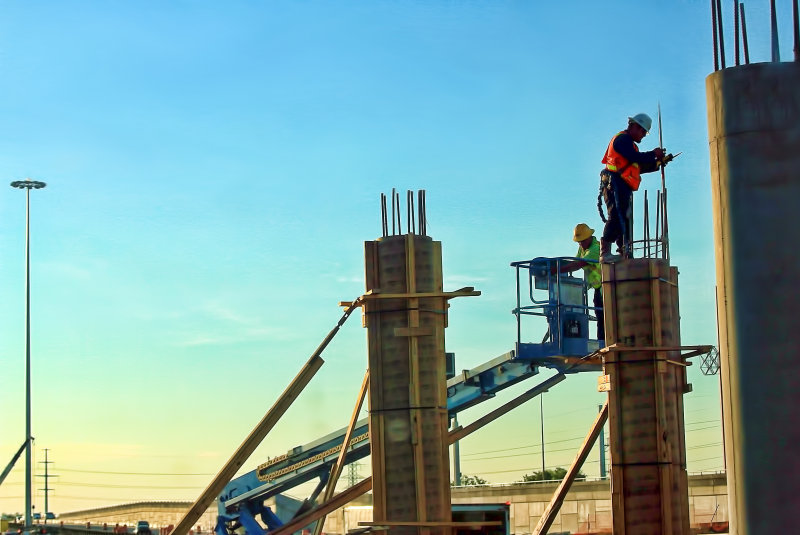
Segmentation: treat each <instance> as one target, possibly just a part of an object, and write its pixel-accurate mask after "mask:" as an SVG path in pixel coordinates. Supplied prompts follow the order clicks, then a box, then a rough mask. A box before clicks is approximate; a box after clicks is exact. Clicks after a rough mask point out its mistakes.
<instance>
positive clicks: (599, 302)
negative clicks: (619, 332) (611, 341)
mask: <svg viewBox="0 0 800 535" xmlns="http://www.w3.org/2000/svg"><path fill="white" fill-rule="evenodd" d="M592 301H593V303H594V307H595V308H596V309H597V310H595V311H594V313H595V315H596V316H597V339H598V340H605V339H606V322H605V318H604V317H603V289H602V288H595V289H594V299H593V300H592Z"/></svg>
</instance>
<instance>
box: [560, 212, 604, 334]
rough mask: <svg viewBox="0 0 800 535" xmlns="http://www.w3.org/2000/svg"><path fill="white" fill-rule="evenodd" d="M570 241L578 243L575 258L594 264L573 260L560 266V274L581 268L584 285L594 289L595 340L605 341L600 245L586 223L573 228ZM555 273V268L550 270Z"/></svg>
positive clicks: (592, 230)
mask: <svg viewBox="0 0 800 535" xmlns="http://www.w3.org/2000/svg"><path fill="white" fill-rule="evenodd" d="M572 241H574V242H577V243H578V252H577V253H576V254H575V256H576V257H577V258H585V259H586V260H594V262H585V261H583V260H573V261H572V262H565V263H563V264H561V269H560V271H561V273H566V272H569V273H572V272H573V271H575V270H578V269H581V268H583V276H584V278H585V279H586V284H587V285H588V286H589V287H590V288H593V289H594V297H593V300H592V303H593V304H594V307H595V309H596V310H595V315H596V316H597V339H598V340H605V339H606V337H605V322H604V321H603V319H604V318H603V291H602V286H603V284H602V282H603V279H602V275H601V273H600V264H598V262H599V261H600V243H599V242H598V241H597V238H596V237H595V236H594V229H593V228H589V225H587V224H586V223H578V224H577V225H576V226H575V231H574V232H573V234H572ZM552 271H553V272H555V266H554V267H553V269H552Z"/></svg>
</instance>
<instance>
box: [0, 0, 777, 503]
mask: <svg viewBox="0 0 800 535" xmlns="http://www.w3.org/2000/svg"><path fill="white" fill-rule="evenodd" d="M723 3H724V4H725V5H726V6H728V5H729V3H728V2H723ZM790 5H791V4H790V2H789V1H788V0H779V1H778V7H779V10H781V32H782V36H783V37H784V39H783V43H782V53H783V56H784V58H786V59H788V58H790V53H791V40H790V39H789V38H788V35H789V29H788V24H789V23H790V21H791V10H790V7H789V6H790ZM708 6H709V4H708V2H706V1H699V0H698V1H694V0H679V1H674V2H668V3H667V2H652V1H644V2H643V1H638V0H636V1H634V0H629V1H614V2H602V3H598V2H588V1H574V2H573V1H570V2H512V1H498V2H488V1H463V2H452V1H438V2H433V1H408V2H394V1H391V2H390V1H363V2H358V1H352V2H344V1H340V2H320V1H303V2H283V1H274V2H256V1H250V2H245V1H232V2H225V3H221V2H211V1H196V2H188V1H176V2H169V3H166V2H152V1H144V2H89V1H58V2H54V1H51V2H48V1H41V2H36V3H30V2H22V1H5V2H2V3H0V69H1V72H0V75H1V78H0V79H1V80H2V83H0V91H1V93H0V119H1V120H2V123H1V124H2V129H0V138H1V139H2V142H0V176H2V177H5V180H6V183H9V182H11V181H13V180H19V179H23V178H25V177H31V178H33V179H37V180H43V181H45V182H47V184H48V185H47V188H46V189H44V190H41V191H35V192H33V193H32V194H31V204H32V207H31V210H32V215H31V219H32V225H31V226H32V229H31V232H32V251H31V255H32V263H31V276H32V288H33V289H32V294H31V298H32V314H33V320H32V336H33V346H32V358H33V418H34V425H33V434H34V436H35V437H36V443H35V462H36V470H35V473H36V474H42V473H43V469H44V465H43V464H41V461H43V460H44V449H45V448H47V449H49V450H50V453H49V455H50V460H52V461H53V464H52V465H50V470H51V472H52V473H55V474H58V478H56V479H53V480H51V486H52V487H53V488H54V489H55V490H54V491H53V492H52V493H51V495H50V500H51V502H50V509H51V510H53V511H55V512H64V511H69V510H74V509H79V508H87V507H94V506H101V505H111V504H115V503H121V502H127V501H131V500H148V499H186V500H189V499H194V498H196V497H197V496H198V494H199V493H200V491H201V490H202V489H203V488H204V487H205V485H206V484H207V483H208V481H209V480H210V478H211V475H212V474H214V473H215V472H216V471H217V470H218V468H219V467H220V466H221V465H222V464H223V463H224V461H225V460H226V459H227V458H228V456H229V455H230V454H231V453H232V452H233V450H234V449H235V448H236V446H237V445H238V444H239V443H240V442H241V441H242V439H244V437H245V436H246V435H247V433H248V432H249V430H250V429H251V428H252V426H253V425H254V424H255V423H256V422H257V421H258V420H259V419H260V418H261V416H262V415H263V414H264V412H265V411H266V410H267V409H268V408H269V407H270V406H271V404H272V403H273V402H274V400H275V399H276V397H277V396H278V394H279V393H280V392H281V391H282V390H283V388H284V387H285V386H286V385H287V384H288V382H289V381H290V379H291V378H292V377H293V376H294V375H295V374H296V373H297V371H298V370H299V369H300V367H301V365H302V364H303V363H304V362H305V360H306V359H307V357H308V356H309V354H310V353H311V352H312V351H313V350H314V349H315V348H316V347H317V345H318V344H319V342H320V341H321V340H322V338H323V337H324V336H325V334H326V333H327V332H328V330H329V329H330V328H332V327H333V325H334V324H335V322H336V321H337V320H338V318H339V317H340V314H341V310H340V309H339V308H338V307H337V302H338V301H340V300H351V299H354V298H355V297H357V296H358V295H360V294H361V293H362V292H363V288H364V283H363V242H364V241H365V240H372V239H375V238H377V237H378V236H379V235H380V207H379V196H380V193H381V192H390V191H391V189H392V188H393V187H396V188H398V189H399V190H400V191H402V192H405V191H406V190H407V189H413V190H418V189H425V190H426V191H427V201H428V219H429V223H428V232H429V234H430V235H431V236H432V237H433V238H434V239H437V240H440V241H441V242H442V247H443V251H444V253H443V255H444V260H443V262H444V274H445V289H446V290H455V289H457V288H460V287H462V286H466V285H470V286H475V287H476V289H478V290H480V291H481V292H482V296H480V297H469V298H459V299H456V300H454V301H452V306H451V309H450V310H451V313H450V327H449V328H448V330H447V349H448V351H453V352H455V353H456V358H457V366H458V368H471V367H474V366H476V365H478V364H480V363H482V362H484V361H486V360H489V359H490V358H493V357H496V356H498V355H500V354H502V353H505V352H507V351H509V350H511V349H513V344H514V341H515V322H514V318H513V316H512V314H511V313H510V311H511V309H512V308H513V306H514V303H515V293H514V272H513V270H512V269H511V268H510V267H509V263H510V262H512V261H515V260H522V259H528V258H532V257H536V256H555V255H571V254H573V253H574V251H575V245H574V243H573V242H572V241H571V237H572V229H573V227H574V226H575V224H576V223H578V222H582V221H584V222H587V223H589V224H590V225H591V226H592V227H593V228H595V229H597V231H598V233H599V232H600V229H601V228H602V226H601V221H600V219H599V216H598V214H597V210H596V207H595V202H596V195H597V184H598V172H599V170H600V168H601V165H600V159H601V157H602V154H603V151H604V150H605V148H606V145H607V143H608V141H609V139H610V137H611V136H612V135H613V134H614V133H616V132H617V131H619V130H621V129H623V128H624V127H625V123H626V118H627V116H629V115H633V114H635V113H639V112H646V113H649V114H650V115H651V116H653V117H654V118H655V116H656V111H657V105H658V103H659V102H660V103H661V108H662V112H663V122H664V125H663V126H664V133H663V134H664V144H665V146H666V147H667V149H668V150H670V151H672V152H678V151H682V152H683V155H682V156H681V157H680V158H679V159H678V160H676V161H675V162H674V163H673V164H672V165H671V166H670V167H669V168H668V173H667V182H668V187H669V192H670V207H669V209H670V211H669V213H670V231H671V239H672V260H673V264H674V265H677V266H678V267H679V268H680V272H681V278H680V298H681V313H682V327H683V341H684V343H686V344H716V319H715V307H714V284H715V276H714V252H713V240H712V226H711V224H712V217H711V201H710V178H709V176H710V173H709V163H708V148H707V142H708V140H707V128H706V112H705V110H706V107H705V86H704V83H705V82H704V80H705V77H706V76H707V75H708V74H709V73H710V72H711V71H712V70H713V62H712V45H711V29H710V28H711V24H710V10H709V7H708ZM729 7H730V9H728V8H725V13H726V19H725V24H726V33H728V37H727V39H728V43H727V50H728V53H729V56H730V55H731V52H730V51H731V49H732V36H731V35H732V32H731V29H732V26H733V24H732V20H731V19H732V4H731V5H730V6H729ZM747 8H748V10H749V11H748V31H749V39H750V46H751V57H752V58H753V59H754V60H756V61H764V60H766V59H768V45H769V42H768V37H767V29H768V27H769V24H768V18H767V16H768V13H767V10H768V2H766V1H763V2H757V3H756V2H754V3H753V4H752V5H751V4H748V5H747ZM729 11H731V13H728V12H729ZM728 15H730V16H728ZM729 61H732V60H730V59H729ZM657 141H658V137H657V132H656V129H654V130H653V135H651V136H650V137H648V138H646V139H645V140H644V141H643V143H642V148H643V149H645V150H649V149H652V148H653V147H654V146H656V144H657ZM658 182H660V181H659V180H658V179H657V178H656V176H655V175H650V177H648V178H646V179H645V182H644V187H643V190H644V189H645V188H646V189H648V190H649V191H650V195H651V196H654V195H655V191H656V188H657V186H658V184H657V183H658ZM642 193H643V191H642V192H640V193H639V194H637V200H636V202H637V203H641V200H642V198H643V195H642ZM639 206H641V204H639ZM24 232H25V200H24V193H22V192H20V191H17V190H14V189H12V188H10V187H8V186H5V189H4V190H0V296H2V298H0V376H2V378H3V382H2V385H3V386H2V388H1V389H0V429H2V434H1V435H0V436H2V440H0V464H1V465H5V463H6V462H7V461H8V460H9V459H10V458H11V456H12V454H13V452H14V451H16V449H17V448H18V447H19V445H20V444H21V443H22V441H23V439H24V430H25V418H24V412H25V411H24V377H25V376H24V373H25V368H24V355H25V346H24V332H25V331H24V298H25V294H24V251H25V247H24ZM543 332H544V331H543V330H542V333H543ZM540 336H541V334H539V333H537V334H536V335H535V336H533V337H532V338H540ZM530 341H534V340H530ZM324 358H325V360H326V364H325V366H323V368H322V370H321V371H320V372H319V373H318V375H317V376H316V377H315V379H314V381H313V382H312V383H311V385H310V386H309V387H308V389H307V390H306V391H305V392H304V393H303V394H302V396H301V398H300V399H299V400H298V402H297V403H296V404H295V405H294V406H293V407H292V408H291V409H290V411H289V413H288V414H287V415H286V417H285V418H284V420H282V421H281V423H280V424H279V425H278V426H277V427H276V428H275V430H274V431H273V433H272V434H271V435H270V436H269V437H268V438H267V440H266V441H265V443H264V444H263V446H262V447H261V448H260V449H259V450H258V452H257V453H256V454H255V455H254V456H253V457H252V458H251V459H250V460H249V461H248V462H247V463H246V464H245V469H246V470H250V469H253V468H255V466H257V465H258V464H259V463H261V462H263V461H264V460H265V459H266V457H267V456H274V455H278V454H281V453H284V452H285V451H286V450H287V449H288V448H290V447H293V446H296V445H300V444H304V443H306V442H309V441H311V440H313V439H315V438H317V437H318V436H320V435H322V434H326V433H328V432H330V431H332V430H334V429H336V428H339V427H342V426H344V425H346V423H347V419H348V418H349V415H350V412H351V411H352V405H353V403H354V402H355V398H356V394H357V391H358V387H359V385H360V382H361V379H362V376H363V372H364V369H365V367H366V340H365V332H364V330H363V329H362V328H361V326H360V321H359V319H358V318H357V316H356V317H355V318H354V319H353V320H351V321H350V322H349V323H348V324H346V326H345V328H344V329H343V331H342V333H341V334H340V335H339V336H338V337H337V338H336V339H335V340H334V342H333V343H332V345H331V346H330V348H329V349H328V350H327V351H326V352H325V354H324ZM690 372H691V373H690V375H691V381H692V382H693V384H694V388H695V390H694V392H693V393H691V394H689V395H687V396H686V422H687V443H688V446H689V450H688V457H689V471H690V472H698V471H713V470H720V469H721V468H722V466H723V462H722V457H721V451H722V450H721V425H720V418H719V401H718V399H719V397H718V395H719V394H718V378H717V377H705V376H702V375H701V374H700V373H699V369H698V366H694V367H692V368H691V369H690ZM546 375H547V373H544V374H543V377H544V376H546ZM532 385H533V383H530V384H529V385H523V386H522V388H523V389H524V388H527V387H530V386H532ZM518 391H519V390H517V392H518ZM510 395H511V394H509V395H506V396H499V397H498V398H499V399H498V400H497V402H496V403H494V405H497V404H498V403H500V402H502V401H505V400H507V399H509V396H510ZM602 400H603V397H602V395H601V394H599V393H597V392H596V375H594V374H585V375H583V376H580V377H574V378H570V380H569V381H567V382H566V383H563V384H561V385H559V386H558V387H557V388H555V389H554V390H553V391H552V392H551V393H548V394H547V395H545V397H544V415H545V418H544V420H545V421H544V429H545V442H546V444H545V449H546V452H547V456H546V459H547V465H548V466H567V465H568V464H569V463H570V461H571V459H572V457H573V456H574V453H575V451H576V448H577V447H578V446H579V444H580V443H581V441H582V439H583V436H584V435H585V433H586V431H587V430H588V428H589V426H590V425H591V422H592V421H593V419H594V417H595V414H596V412H597V407H598V404H600V403H602ZM485 410H487V409H486V408H485V407H478V408H476V409H472V410H471V411H469V412H465V413H464V414H463V417H462V423H468V421H469V420H470V419H472V418H475V417H478V416H480V415H481V414H483V413H484V411H485ZM539 426H540V421H539V404H538V401H534V402H531V403H529V404H528V405H526V406H524V407H522V408H520V409H517V411H516V412H515V413H514V414H511V415H508V416H507V417H506V418H504V419H503V420H502V421H499V422H497V423H495V424H493V425H492V427H490V428H487V429H486V430H485V432H483V433H478V434H476V435H475V436H473V437H470V438H468V439H466V440H464V441H463V442H462V448H461V451H462V455H463V459H462V469H463V471H464V472H465V473H467V474H476V475H480V476H481V477H483V478H485V479H487V480H489V481H490V482H498V483H499V482H511V481H515V480H519V479H520V478H521V476H522V474H525V473H529V472H532V471H534V470H538V469H540V467H541V456H540V451H541V446H540V439H539V436H540V427H539ZM23 465H24V463H23V462H22V461H20V462H19V463H18V465H17V467H16V468H15V470H14V471H13V472H12V474H11V476H9V479H8V480H7V481H6V483H5V484H4V485H3V486H2V487H0V510H2V511H4V512H14V511H21V510H22V508H23V498H22V496H23V484H22V481H23ZM367 470H368V465H367V463H364V464H363V466H362V467H361V471H362V472H363V474H364V475H366V472H367ZM585 472H586V473H587V474H589V475H597V474H598V472H599V462H598V460H597V455H595V454H593V455H592V457H590V460H589V462H588V463H587V465H586V468H585ZM43 482H44V480H43V478H41V477H37V478H36V481H35V488H36V489H37V490H36V493H35V504H36V507H37V510H39V511H42V510H43V508H44V505H43V501H44V500H43V495H44V493H43V492H42V491H41V490H39V489H40V488H43V487H44V484H43Z"/></svg>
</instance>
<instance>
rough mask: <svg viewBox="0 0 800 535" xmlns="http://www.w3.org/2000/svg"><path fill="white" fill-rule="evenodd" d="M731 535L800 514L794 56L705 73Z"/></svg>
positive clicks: (798, 136) (780, 527) (798, 124)
mask: <svg viewBox="0 0 800 535" xmlns="http://www.w3.org/2000/svg"><path fill="white" fill-rule="evenodd" d="M706 99H707V106H708V139H709V152H710V162H711V193H712V206H713V211H714V248H715V255H716V274H717V316H718V325H719V350H720V362H721V372H722V377H721V378H722V407H723V410H722V413H723V422H724V425H723V429H724V432H725V460H726V471H727V477H728V502H729V507H730V518H731V524H730V532H731V534H732V535H733V534H737V535H742V534H748V533H750V534H760V533H781V532H784V533H789V532H796V531H797V525H798V511H800V455H798V451H800V425H798V424H800V387H798V385H800V344H798V338H797V335H798V333H800V299H798V297H797V296H798V291H797V285H798V281H800V254H798V244H800V224H798V218H797V213H798V206H800V63H798V62H794V63H777V62H775V63H754V64H750V65H742V66H737V67H731V68H728V69H723V70H720V71H717V72H714V73H712V74H710V75H709V76H708V77H707V78H706Z"/></svg>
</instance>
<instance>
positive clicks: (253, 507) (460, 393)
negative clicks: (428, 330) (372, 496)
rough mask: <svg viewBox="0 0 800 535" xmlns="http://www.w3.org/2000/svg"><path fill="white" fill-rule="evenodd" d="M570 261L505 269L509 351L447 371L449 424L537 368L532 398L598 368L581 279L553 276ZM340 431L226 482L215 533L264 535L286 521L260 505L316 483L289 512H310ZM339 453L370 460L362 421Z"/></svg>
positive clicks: (596, 346)
mask: <svg viewBox="0 0 800 535" xmlns="http://www.w3.org/2000/svg"><path fill="white" fill-rule="evenodd" d="M571 260H576V259H575V258H569V257H558V258H535V259H533V260H526V261H520V262H513V263H512V264H511V266H512V267H514V268H516V274H517V306H516V307H515V308H514V309H513V310H512V313H513V314H514V315H515V316H516V320H517V342H516V348H515V350H512V351H509V352H507V353H505V354H503V355H500V356H498V357H496V358H494V359H492V360H490V361H488V362H485V363H484V364H481V365H480V366H477V367H475V368H473V369H471V370H464V371H462V372H461V373H459V374H455V373H452V377H450V378H449V379H448V381H447V409H448V413H449V415H450V417H451V418H452V417H454V416H455V415H456V414H457V413H458V412H460V411H463V410H465V409H468V408H470V407H473V406H475V405H477V404H479V403H481V402H483V401H485V400H487V399H490V398H493V397H494V396H495V395H496V394H497V393H498V392H500V391H502V390H504V389H506V388H508V387H511V386H513V385H515V384H517V383H519V382H521V381H524V380H526V379H529V378H531V377H533V376H534V375H537V374H538V373H539V367H540V366H543V367H547V368H552V369H555V370H556V371H557V372H558V373H557V374H556V376H555V377H551V378H549V379H547V380H546V381H544V382H543V383H541V384H540V385H538V386H537V387H535V388H533V389H531V390H529V391H528V393H532V395H536V394H538V393H540V392H542V391H544V390H546V389H547V388H549V387H550V386H552V385H553V384H557V383H558V382H560V381H561V380H563V379H564V377H565V375H564V374H568V373H574V372H579V371H597V370H599V369H600V367H599V365H598V364H597V363H596V362H594V361H589V360H588V359H587V356H591V355H592V354H593V353H594V352H596V351H597V350H598V349H600V348H602V347H603V345H604V344H603V341H602V340H592V339H589V338H588V332H589V329H588V325H589V321H591V320H594V319H595V318H594V317H593V316H592V313H596V311H595V309H594V308H593V307H589V306H588V305H587V302H588V301H587V296H586V285H585V283H584V281H583V279H578V278H575V277H572V276H568V275H562V274H561V273H560V266H561V265H562V263H563V262H566V261H571ZM525 279H527V284H525ZM528 300H529V301H530V303H528ZM523 302H524V303H525V304H523ZM600 312H601V313H602V311H600ZM536 316H540V317H544V318H546V321H547V334H546V335H545V337H544V339H543V340H542V342H541V343H530V342H523V341H522V337H523V330H522V325H523V323H524V324H525V325H526V326H527V324H528V323H529V318H531V317H536ZM448 355H451V354H448ZM529 395H531V394H529ZM346 431H347V429H346V428H343V429H340V430H338V431H335V432H333V433H330V434H328V435H326V436H324V437H321V438H319V439H317V440H314V441H312V442H310V443H308V444H305V445H303V446H297V447H295V448H292V449H291V450H289V451H288V452H287V453H285V454H283V455H279V456H277V457H274V458H272V459H269V460H268V461H266V462H265V463H262V464H261V465H259V466H258V467H257V468H256V469H255V470H252V471H250V472H248V473H246V474H244V475H241V476H239V477H237V478H235V479H233V480H231V481H230V482H229V483H228V484H227V485H226V486H225V488H224V489H223V491H222V492H221V493H220V495H219V496H218V498H217V504H218V517H217V525H216V527H215V531H216V535H231V533H232V532H233V530H234V529H237V528H239V527H240V526H241V527H244V529H245V532H246V534H247V535H266V534H268V533H269V532H270V531H272V530H274V529H277V528H279V527H280V526H281V525H283V524H284V523H285V522H287V521H289V520H291V518H285V517H284V518H279V516H278V514H276V512H275V511H272V509H270V507H268V506H267V505H265V501H266V500H267V499H269V498H271V497H277V496H278V495H280V494H281V493H284V492H286V491H288V490H290V489H292V488H294V487H297V486H298V485H300V484H303V483H306V482H309V481H311V480H314V479H318V480H319V481H318V484H317V486H316V488H315V489H314V490H313V491H312V493H311V494H310V496H309V497H308V498H307V499H306V500H305V501H304V502H303V504H302V505H301V506H300V508H299V510H297V511H295V512H293V513H289V514H290V516H293V517H297V516H299V515H301V514H302V513H304V512H306V511H307V510H308V509H310V508H311V507H312V506H313V504H314V502H315V500H316V499H317V497H318V496H319V494H320V492H321V491H322V490H323V489H324V487H325V485H326V484H327V482H328V479H329V474H330V468H331V465H332V464H333V463H334V462H336V460H337V458H338V457H339V454H340V451H341V449H342V447H343V441H344V437H345V434H346ZM346 448H347V450H346V453H345V457H344V462H345V463H346V464H347V463H352V462H355V461H357V460H359V459H362V458H364V457H366V456H367V455H369V453H370V444H369V429H368V423H367V419H366V418H364V419H362V420H359V421H358V422H357V423H356V424H355V427H354V429H353V432H352V435H351V439H350V442H349V444H347V446H346ZM282 516H285V515H282ZM258 519H260V521H261V523H259V522H258Z"/></svg>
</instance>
